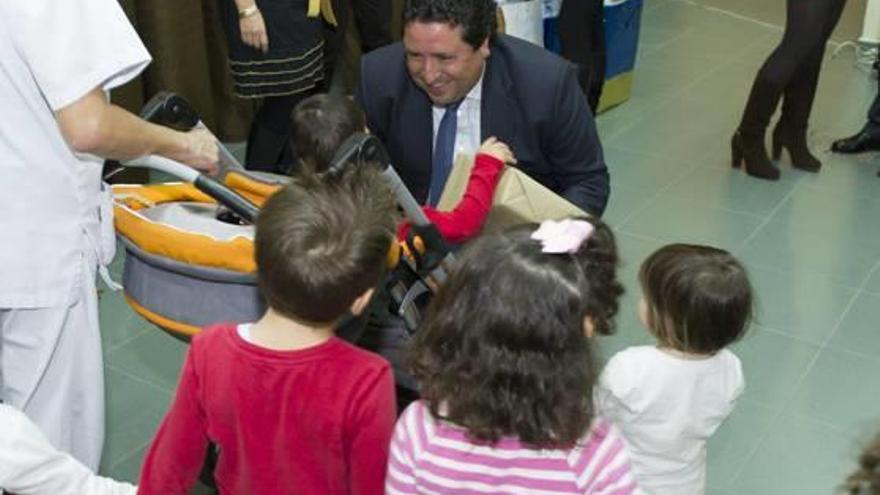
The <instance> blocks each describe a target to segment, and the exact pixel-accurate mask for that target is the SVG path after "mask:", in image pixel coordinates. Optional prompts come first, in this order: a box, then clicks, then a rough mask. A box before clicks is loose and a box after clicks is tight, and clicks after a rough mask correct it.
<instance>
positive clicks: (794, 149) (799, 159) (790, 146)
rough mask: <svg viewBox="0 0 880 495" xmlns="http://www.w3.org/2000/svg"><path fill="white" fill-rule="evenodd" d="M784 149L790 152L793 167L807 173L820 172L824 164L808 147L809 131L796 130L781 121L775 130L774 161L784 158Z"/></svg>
mask: <svg viewBox="0 0 880 495" xmlns="http://www.w3.org/2000/svg"><path fill="white" fill-rule="evenodd" d="M782 148H785V149H786V150H788V157H789V158H790V159H791V166H792V167H794V168H799V169H801V170H805V171H807V172H818V171H819V169H820V168H822V162H820V161H819V159H818V158H816V157H815V156H813V154H812V153H810V148H809V147H808V146H807V130H806V129H800V130H798V129H795V128H792V127H790V126H788V125H786V124H785V123H784V121H782V120H780V121H779V123H778V124H776V128H774V129H773V159H774V160H778V159H779V158H780V157H781V156H782Z"/></svg>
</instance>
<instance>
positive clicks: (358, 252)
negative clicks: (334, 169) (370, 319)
mask: <svg viewBox="0 0 880 495" xmlns="http://www.w3.org/2000/svg"><path fill="white" fill-rule="evenodd" d="M395 211H396V210H395V202H394V198H393V196H392V194H391V191H390V189H389V188H388V187H387V186H386V185H385V182H384V181H383V179H382V177H381V176H380V175H379V172H378V170H377V169H376V168H375V167H374V166H372V164H364V165H363V166H360V167H356V168H349V169H346V170H344V171H343V172H341V173H339V174H330V175H325V176H323V177H320V178H319V177H317V176H316V175H314V174H303V175H301V176H298V177H295V178H294V180H293V181H292V182H291V183H290V184H289V185H287V186H285V187H284V188H283V189H281V190H280V191H279V192H277V193H275V194H274V195H273V196H272V197H271V198H269V200H268V201H267V202H266V204H265V205H264V206H263V208H262V210H261V212H260V214H259V216H258V217H257V229H256V238H255V241H254V244H255V251H256V261H257V274H258V279H259V286H260V290H261V292H262V294H263V296H264V297H265V298H266V302H267V304H268V305H269V307H271V308H272V309H274V310H275V311H277V312H279V313H281V314H282V315H284V316H286V317H288V318H292V319H296V320H300V321H306V322H311V323H331V322H335V321H337V320H338V319H339V318H340V317H342V316H343V315H345V313H346V311H347V310H348V309H349V307H350V306H351V304H352V303H353V302H354V300H355V299H356V298H357V297H358V296H360V295H361V294H363V293H364V292H365V291H366V290H367V289H369V288H371V287H375V286H376V285H377V284H378V283H379V281H380V279H381V277H382V275H383V273H384V271H385V267H386V263H387V259H388V250H389V248H390V246H391V242H392V240H393V239H394V225H395Z"/></svg>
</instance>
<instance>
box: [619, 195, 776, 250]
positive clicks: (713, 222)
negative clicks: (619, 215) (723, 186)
mask: <svg viewBox="0 0 880 495" xmlns="http://www.w3.org/2000/svg"><path fill="white" fill-rule="evenodd" d="M761 223H762V219H761V218H759V217H755V216H752V215H746V214H742V213H736V212H732V211H728V210H722V209H720V208H717V207H715V206H712V205H707V204H704V203H700V202H695V201H689V200H684V199H679V198H676V197H674V196H671V195H667V194H664V195H661V196H659V197H658V198H656V199H654V200H653V201H651V203H650V204H649V205H648V206H647V207H646V208H645V209H643V210H641V211H639V212H638V213H637V214H635V215H633V216H632V217H631V218H630V219H629V220H627V221H626V223H624V224H623V225H621V227H620V229H621V230H622V231H624V232H632V233H635V234H641V235H645V236H649V237H653V238H657V239H662V240H664V241H668V242H690V243H696V244H708V245H712V246H717V247H721V248H724V249H728V250H734V249H736V248H737V247H738V246H740V245H741V244H742V243H743V242H744V241H745V240H746V238H747V237H749V236H750V235H751V234H752V233H753V232H755V229H757V228H758V226H759V225H760V224H761Z"/></svg>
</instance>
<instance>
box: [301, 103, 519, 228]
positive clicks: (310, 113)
mask: <svg viewBox="0 0 880 495" xmlns="http://www.w3.org/2000/svg"><path fill="white" fill-rule="evenodd" d="M291 119H292V123H291V128H292V133H291V138H290V140H291V143H290V144H291V147H292V149H293V150H294V153H295V154H296V155H297V158H298V159H299V167H300V169H301V170H303V171H305V172H317V173H321V172H324V171H326V170H327V169H328V168H330V165H331V161H332V160H333V155H335V154H336V151H337V150H338V149H339V146H341V145H342V143H343V142H344V141H345V140H346V139H348V138H349V137H350V136H351V135H352V134H354V133H356V132H363V131H364V129H366V121H365V119H364V114H363V112H362V111H361V110H360V109H359V108H358V106H357V105H356V104H355V103H354V102H353V101H352V100H351V99H349V98H346V97H344V96H336V95H330V94H320V95H314V96H310V97H308V98H306V99H305V100H303V101H302V102H300V103H299V105H297V106H296V108H295V109H294V110H293V114H292V115H291ZM505 163H506V164H510V165H515V164H516V157H515V156H514V155H513V152H512V151H510V148H509V147H508V146H507V145H506V144H504V143H502V142H501V141H498V140H497V139H496V138H494V137H490V138H488V139H486V141H484V142H483V144H482V146H480V149H479V150H478V151H477V155H476V157H475V158H474V168H473V169H472V171H471V175H470V177H469V178H468V183H467V187H466V189H465V193H464V196H463V197H462V199H461V201H459V203H458V204H457V205H456V206H455V208H454V209H453V210H451V211H448V212H444V211H439V210H437V209H435V208H432V207H430V206H425V207H423V208H422V209H423V210H424V212H425V215H426V216H427V217H428V220H430V221H431V223H433V224H434V225H435V226H437V230H438V231H440V235H441V236H443V238H444V239H445V240H446V241H447V242H450V243H452V244H461V243H463V242H465V241H467V240H470V239H471V238H473V237H474V236H476V235H477V234H479V233H480V229H481V228H482V227H483V223H485V221H486V217H487V216H488V215H489V210H490V209H491V208H492V196H493V195H494V194H495V186H497V185H498V180H499V178H500V177H501V172H502V170H503V169H504V164H505ZM407 229H408V225H407V224H404V225H402V226H401V228H400V229H399V231H398V236H399V237H405V236H406V232H407Z"/></svg>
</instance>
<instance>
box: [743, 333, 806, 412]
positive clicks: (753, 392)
mask: <svg viewBox="0 0 880 495" xmlns="http://www.w3.org/2000/svg"><path fill="white" fill-rule="evenodd" d="M732 350H733V352H734V353H735V354H736V355H737V356H739V358H740V360H741V361H742V363H743V372H744V373H745V377H746V391H745V393H744V394H743V398H745V399H748V400H749V401H751V402H755V403H758V404H760V405H762V406H765V407H769V408H773V409H775V410H781V409H782V408H783V406H784V405H785V403H786V401H788V400H790V399H791V396H792V394H793V392H794V387H795V386H796V385H797V384H798V383H799V382H800V381H801V379H802V378H803V376H804V375H805V374H806V372H807V370H808V367H809V366H810V363H812V362H813V360H814V359H815V358H816V355H817V354H818V353H819V346H817V345H815V344H810V343H807V342H803V341H800V340H796V339H793V338H791V337H788V336H785V335H782V334H779V333H776V332H772V331H770V330H767V329H764V328H761V327H759V326H753V327H752V328H751V329H750V330H749V333H748V334H747V335H746V336H745V338H744V339H743V340H742V341H740V342H738V343H736V344H734V346H733V348H732Z"/></svg>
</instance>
